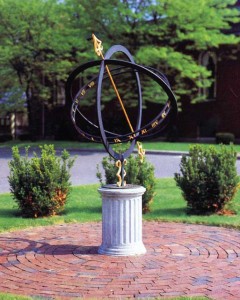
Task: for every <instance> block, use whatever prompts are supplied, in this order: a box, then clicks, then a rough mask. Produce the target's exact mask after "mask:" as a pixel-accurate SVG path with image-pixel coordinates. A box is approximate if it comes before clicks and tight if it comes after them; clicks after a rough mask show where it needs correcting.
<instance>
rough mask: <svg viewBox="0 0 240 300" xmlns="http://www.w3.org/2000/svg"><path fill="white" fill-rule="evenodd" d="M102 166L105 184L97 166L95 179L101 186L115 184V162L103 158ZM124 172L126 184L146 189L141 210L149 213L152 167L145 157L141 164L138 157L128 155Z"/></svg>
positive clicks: (152, 180) (151, 197)
mask: <svg viewBox="0 0 240 300" xmlns="http://www.w3.org/2000/svg"><path fill="white" fill-rule="evenodd" d="M102 166H103V169H104V172H105V182H103V179H102V174H101V172H100V171H99V166H97V177H98V178H99V181H100V183H101V184H102V185H104V184H115V183H116V182H117V176H116V173H117V168H116V166H115V160H114V159H113V158H112V157H111V156H108V157H104V158H103V160H102ZM125 170H126V172H127V174H126V177H125V180H126V182H127V184H136V185H141V186H144V187H145V188H146V192H145V193H144V194H143V196H142V210H143V213H147V212H149V211H150V204H151V202H152V201H153V197H154V195H155V192H154V191H155V186H156V181H155V176H154V166H153V165H152V164H151V163H150V162H148V161H147V160H146V158H145V157H144V159H143V162H141V161H140V158H139V157H138V156H135V155H130V156H129V158H128V159H127V165H126V166H125Z"/></svg>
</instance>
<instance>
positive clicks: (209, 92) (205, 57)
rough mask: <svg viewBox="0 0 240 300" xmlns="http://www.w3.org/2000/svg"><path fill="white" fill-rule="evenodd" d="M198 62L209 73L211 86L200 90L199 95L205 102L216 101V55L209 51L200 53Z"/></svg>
mask: <svg viewBox="0 0 240 300" xmlns="http://www.w3.org/2000/svg"><path fill="white" fill-rule="evenodd" d="M199 62H200V64H201V65H202V66H204V67H206V68H207V70H209V71H210V72H211V79H212V84H211V85H210V86H209V87H208V88H201V89H200V94H201V95H202V96H204V97H205V98H206V100H215V99H216V75H217V57H216V54H215V53H213V52H210V51H207V52H202V53H201V54H200V56H199Z"/></svg>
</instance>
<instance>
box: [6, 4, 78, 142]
mask: <svg viewBox="0 0 240 300" xmlns="http://www.w3.org/2000/svg"><path fill="white" fill-rule="evenodd" d="M0 19H1V22H0V44H1V47H0V64H1V71H0V78H1V82H2V87H1V89H2V92H3V90H4V91H6V90H9V89H10V90H11V89H12V86H21V88H22V89H23V90H24V91H25V94H26V100H27V109H28V117H29V128H30V130H31V133H32V136H33V137H34V136H36V135H39V131H40V125H41V124H40V123H41V118H40V115H41V114H40V109H41V106H42V104H43V103H47V104H48V105H51V102H52V98H53V97H52V95H53V94H54V93H55V92H56V91H55V89H56V82H58V81H61V80H65V79H66V76H67V73H68V72H69V70H70V68H71V67H72V64H73V62H74V60H76V57H77V55H78V51H81V49H82V45H83V42H82V39H81V36H79V37H78V38H76V37H77V35H76V34H75V32H74V28H72V27H71V26H70V23H71V19H70V18H69V14H68V12H67V10H66V7H65V5H63V3H59V1H57V0H47V1H44V0H38V1H35V0H22V1H18V0H2V1H0ZM74 49H77V50H74ZM9 78H11V79H10V80H9ZM16 79H17V80H16Z"/></svg>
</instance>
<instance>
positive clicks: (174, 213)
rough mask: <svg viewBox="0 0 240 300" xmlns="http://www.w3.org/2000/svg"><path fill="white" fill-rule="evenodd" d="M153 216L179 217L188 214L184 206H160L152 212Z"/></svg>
mask: <svg viewBox="0 0 240 300" xmlns="http://www.w3.org/2000/svg"><path fill="white" fill-rule="evenodd" d="M150 215H151V216H158V217H179V216H187V209H186V208H184V207H181V208H159V209H155V210H153V211H152V212H151V213H150Z"/></svg>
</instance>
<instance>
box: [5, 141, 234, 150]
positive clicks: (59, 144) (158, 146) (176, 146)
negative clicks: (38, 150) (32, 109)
mask: <svg viewBox="0 0 240 300" xmlns="http://www.w3.org/2000/svg"><path fill="white" fill-rule="evenodd" d="M44 144H54V146H55V148H64V149H104V147H103V145H102V144H97V143H91V142H89V143H88V142H73V141H38V142H29V141H25V142H20V141H9V142H5V143H0V149H1V148H3V147H12V146H14V145H18V146H19V147H26V146H30V147H38V146H39V145H44ZM190 145H191V143H170V142H158V141H155V142H144V143H143V148H144V149H147V150H165V151H189V146H190ZM205 145H210V144H205ZM214 146H216V147H219V145H216V144H214ZM234 148H235V150H236V151H237V152H240V145H234Z"/></svg>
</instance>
